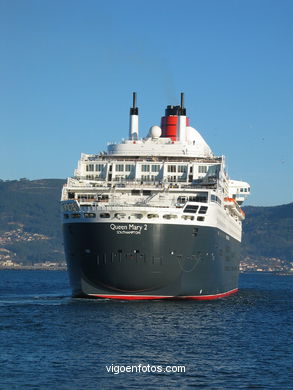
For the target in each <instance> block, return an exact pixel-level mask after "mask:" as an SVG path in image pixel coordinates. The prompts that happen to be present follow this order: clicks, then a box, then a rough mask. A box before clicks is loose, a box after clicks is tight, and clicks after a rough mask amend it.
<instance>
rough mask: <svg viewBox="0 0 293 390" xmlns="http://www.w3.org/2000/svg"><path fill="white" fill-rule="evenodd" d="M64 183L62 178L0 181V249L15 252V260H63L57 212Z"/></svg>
mask: <svg viewBox="0 0 293 390" xmlns="http://www.w3.org/2000/svg"><path fill="white" fill-rule="evenodd" d="M64 183H65V180H62V179H42V180H33V181H29V180H26V179H21V180H11V181H0V236H1V238H2V245H1V241H0V247H2V248H3V247H4V248H5V249H8V250H10V251H12V252H13V253H15V254H16V258H15V259H16V260H18V261H20V262H24V263H26V262H31V261H32V262H40V261H43V260H44V259H46V260H54V259H56V260H59V261H64V255H63V246H62V237H61V226H60V212H59V210H60V208H59V202H60V195H61V189H62V186H63V184H64ZM5 232H6V233H7V234H6V235H5ZM9 232H10V233H9ZM35 233H36V234H39V235H43V236H44V237H46V239H41V238H40V237H38V236H36V235H35Z"/></svg>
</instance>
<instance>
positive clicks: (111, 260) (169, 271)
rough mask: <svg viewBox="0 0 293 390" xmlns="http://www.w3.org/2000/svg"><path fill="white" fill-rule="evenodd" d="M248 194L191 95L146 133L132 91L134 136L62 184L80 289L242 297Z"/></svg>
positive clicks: (74, 283) (102, 293)
mask: <svg viewBox="0 0 293 390" xmlns="http://www.w3.org/2000/svg"><path fill="white" fill-rule="evenodd" d="M249 193H250V186H249V184H248V183H246V182H243V181H237V180H231V179H229V177H228V175H227V172H226V168H225V158H224V156H216V155H214V154H213V152H212V150H211V148H210V147H209V145H208V144H207V143H206V141H205V140H204V138H203V137H202V136H201V135H200V133H199V132H198V131H197V130H196V129H195V128H193V127H191V125H190V120H189V118H188V117H187V115H186V108H185V105H184V94H183V93H181V99H180V105H177V106H172V105H168V106H167V108H166V110H165V115H164V116H163V117H162V118H161V123H160V126H157V125H154V126H152V127H151V128H150V130H149V131H148V132H147V131H146V136H145V138H141V137H140V136H139V115H138V107H137V105H136V93H133V104H132V107H131V108H130V125H129V135H128V138H127V139H123V140H122V141H121V142H120V143H109V144H108V147H107V151H103V152H101V153H97V154H81V158H80V160H79V162H78V165H77V168H76V170H75V172H74V176H73V177H70V178H68V179H67V183H66V184H65V185H64V187H63V190H62V198H61V210H62V225H63V236H64V248H65V255H66V261H67V266H68V272H69V277H70V284H71V288H72V295H73V296H74V297H80V298H81V297H85V298H107V299H111V298H112V299H121V300H134V299H136V300H143V299H195V300H207V299H217V298H222V297H226V296H228V295H230V294H232V293H235V292H236V291H237V290H238V276H239V261H240V243H241V234H242V221H243V220H244V218H245V215H244V212H243V210H242V209H241V207H240V206H241V204H242V203H243V201H244V200H245V199H246V198H247V196H248V195H249Z"/></svg>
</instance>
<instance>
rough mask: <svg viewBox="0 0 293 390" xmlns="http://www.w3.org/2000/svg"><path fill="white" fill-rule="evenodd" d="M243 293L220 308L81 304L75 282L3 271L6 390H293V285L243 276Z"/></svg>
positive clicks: (1, 341)
mask: <svg viewBox="0 0 293 390" xmlns="http://www.w3.org/2000/svg"><path fill="white" fill-rule="evenodd" d="M240 288H241V290H240V292H239V293H238V294H237V295H234V296H231V297H228V298H225V299H222V300H218V301H212V302H196V301H183V302H182V301H180V302H177V301H153V302H122V301H119V302H117V301H116V302H113V301H95V300H80V299H72V298H71V297H70V290H69V285H68V278H67V273H66V272H61V271H56V272H55V271H8V270H7V271H0V389H1V390H2V389H5V390H11V389H57V390H59V389H71V390H77V389H78V390H87V389H97V390H98V389H169V388H179V389H194V388H198V389H266V390H267V389H293V373H292V367H293V318H292V312H293V310H292V309H293V276H274V275H268V274H256V275H255V274H251V275H248V274H246V275H241V277H240ZM112 364H113V366H112V367H114V366H118V365H121V366H124V367H125V366H133V365H135V366H138V365H139V364H141V365H142V366H144V367H145V369H147V366H148V365H149V370H150V367H152V366H162V367H166V366H175V365H184V366H185V369H186V371H185V373H182V372H181V373H178V372H177V373H155V372H140V373H139V372H133V373H131V372H123V373H119V374H115V373H114V368H113V372H107V369H106V366H110V367H109V368H111V365H112ZM122 369H123V368H122ZM152 369H153V368H152Z"/></svg>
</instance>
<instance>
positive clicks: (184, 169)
mask: <svg viewBox="0 0 293 390" xmlns="http://www.w3.org/2000/svg"><path fill="white" fill-rule="evenodd" d="M178 172H180V173H186V172H187V166H186V165H179V166H178Z"/></svg>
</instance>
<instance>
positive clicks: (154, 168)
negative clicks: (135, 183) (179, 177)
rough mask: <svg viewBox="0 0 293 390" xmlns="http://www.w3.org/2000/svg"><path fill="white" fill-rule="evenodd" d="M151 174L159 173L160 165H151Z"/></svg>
mask: <svg viewBox="0 0 293 390" xmlns="http://www.w3.org/2000/svg"><path fill="white" fill-rule="evenodd" d="M152 172H160V165H152Z"/></svg>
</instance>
